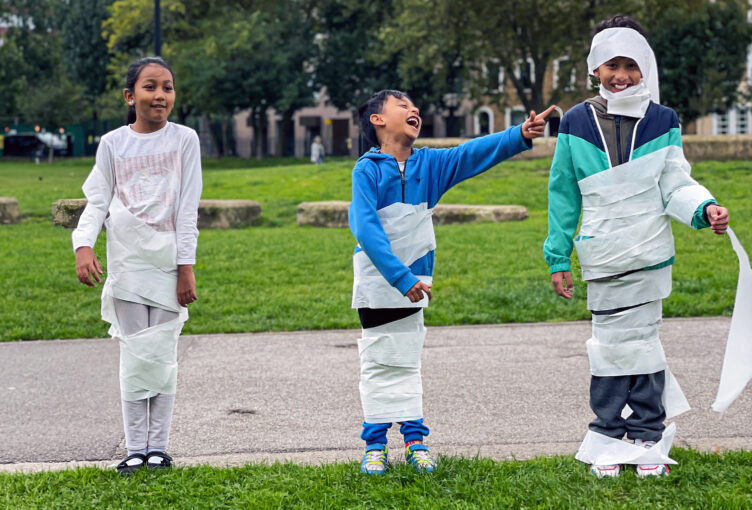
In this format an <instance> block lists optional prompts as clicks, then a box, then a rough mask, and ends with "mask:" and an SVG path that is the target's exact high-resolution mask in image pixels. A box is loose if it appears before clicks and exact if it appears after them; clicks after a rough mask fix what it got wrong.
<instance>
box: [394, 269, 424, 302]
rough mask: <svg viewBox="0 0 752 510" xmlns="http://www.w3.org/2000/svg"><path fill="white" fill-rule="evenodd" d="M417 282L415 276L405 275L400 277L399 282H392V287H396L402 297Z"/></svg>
mask: <svg viewBox="0 0 752 510" xmlns="http://www.w3.org/2000/svg"><path fill="white" fill-rule="evenodd" d="M419 281H420V280H419V279H418V277H417V276H415V275H414V274H412V273H407V274H405V275H404V276H403V277H401V278H400V279H399V280H397V281H396V282H394V283H393V286H394V287H396V288H397V290H399V291H400V292H401V293H402V295H403V296H404V295H405V294H407V292H408V291H409V290H410V289H412V288H413V286H414V285H415V284H416V283H418V282H419Z"/></svg>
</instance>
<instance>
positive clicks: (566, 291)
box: [551, 271, 573, 299]
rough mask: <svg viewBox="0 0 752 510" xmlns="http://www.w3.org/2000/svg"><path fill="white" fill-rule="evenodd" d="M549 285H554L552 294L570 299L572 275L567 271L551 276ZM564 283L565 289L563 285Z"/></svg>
mask: <svg viewBox="0 0 752 510" xmlns="http://www.w3.org/2000/svg"><path fill="white" fill-rule="evenodd" d="M551 283H553V284H554V292H556V293H557V294H558V295H560V296H561V297H563V298H567V299H572V294H573V287H572V273H570V272H569V271H558V272H556V273H552V274H551ZM565 283H566V287H565V286H564V284H565Z"/></svg>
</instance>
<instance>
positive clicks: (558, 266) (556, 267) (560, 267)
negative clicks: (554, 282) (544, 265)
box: [551, 262, 572, 274]
mask: <svg viewBox="0 0 752 510" xmlns="http://www.w3.org/2000/svg"><path fill="white" fill-rule="evenodd" d="M571 267H572V266H571V264H570V263H569V262H566V263H562V264H554V265H553V266H551V274H554V273H558V272H560V271H570V270H571Z"/></svg>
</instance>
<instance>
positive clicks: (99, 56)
mask: <svg viewBox="0 0 752 510" xmlns="http://www.w3.org/2000/svg"><path fill="white" fill-rule="evenodd" d="M111 3H112V0H63V1H62V6H63V7H62V9H61V16H60V17H61V21H60V23H61V30H62V34H63V58H64V59H65V63H66V65H67V67H68V72H69V73H70V76H71V78H72V80H73V81H74V82H76V83H80V84H82V85H83V86H84V94H85V97H86V99H87V104H89V105H90V110H91V117H92V120H95V121H96V120H97V101H98V99H99V98H100V96H101V95H102V94H103V93H104V91H105V90H106V88H107V84H108V73H107V66H108V64H109V62H110V55H109V51H108V49H107V42H106V41H105V39H104V37H103V36H102V22H103V21H104V20H105V19H107V17H108V15H109V13H108V11H107V7H108V6H109V5H110V4H111Z"/></svg>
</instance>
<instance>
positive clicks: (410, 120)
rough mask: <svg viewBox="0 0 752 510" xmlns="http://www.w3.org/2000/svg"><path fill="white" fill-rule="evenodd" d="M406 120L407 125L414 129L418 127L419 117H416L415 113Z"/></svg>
mask: <svg viewBox="0 0 752 510" xmlns="http://www.w3.org/2000/svg"><path fill="white" fill-rule="evenodd" d="M406 122H407V125H408V126H412V127H414V128H415V129H418V128H419V127H420V118H418V117H416V116H415V115H411V116H410V117H408V118H407V121H406Z"/></svg>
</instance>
